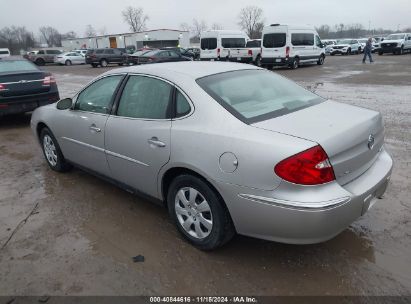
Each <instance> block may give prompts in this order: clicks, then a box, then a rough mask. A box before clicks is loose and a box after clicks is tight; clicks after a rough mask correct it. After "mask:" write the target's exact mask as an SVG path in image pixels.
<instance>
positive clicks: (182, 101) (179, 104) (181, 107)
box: [176, 90, 191, 118]
mask: <svg viewBox="0 0 411 304" xmlns="http://www.w3.org/2000/svg"><path fill="white" fill-rule="evenodd" d="M190 110H191V107H190V104H189V103H188V101H187V99H186V98H185V97H184V95H183V94H181V93H180V91H178V90H177V94H176V117H177V118H178V117H182V116H184V115H187V114H188V113H190Z"/></svg>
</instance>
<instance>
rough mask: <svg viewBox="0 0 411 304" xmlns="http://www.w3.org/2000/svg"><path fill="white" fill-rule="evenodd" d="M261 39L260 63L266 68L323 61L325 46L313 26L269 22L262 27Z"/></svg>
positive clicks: (295, 66)
mask: <svg viewBox="0 0 411 304" xmlns="http://www.w3.org/2000/svg"><path fill="white" fill-rule="evenodd" d="M262 39H263V43H262V47H261V65H262V66H265V67H267V68H272V67H273V66H289V67H291V68H293V69H296V68H298V66H299V65H300V64H304V63H317V64H319V65H322V64H323V63H324V59H325V48H324V45H323V43H322V42H321V39H320V36H319V35H318V33H317V31H316V30H315V29H314V28H313V27H308V26H293V25H280V24H271V25H269V26H265V27H264V29H263V33H262Z"/></svg>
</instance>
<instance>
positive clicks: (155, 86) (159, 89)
mask: <svg viewBox="0 0 411 304" xmlns="http://www.w3.org/2000/svg"><path fill="white" fill-rule="evenodd" d="M171 92H172V86H171V85H170V84H168V83H166V82H164V81H162V80H159V79H156V78H151V77H146V76H130V78H129V80H128V81H127V84H126V86H125V87H124V90H123V94H122V95H121V98H120V103H119V106H118V110H117V115H118V116H125V117H131V118H146V119H166V118H169V116H170V115H169V112H170V96H171Z"/></svg>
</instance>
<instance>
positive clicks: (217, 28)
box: [211, 23, 223, 31]
mask: <svg viewBox="0 0 411 304" xmlns="http://www.w3.org/2000/svg"><path fill="white" fill-rule="evenodd" d="M211 29H212V30H215V31H219V30H222V29H223V26H222V25H221V24H220V23H213V25H212V26H211Z"/></svg>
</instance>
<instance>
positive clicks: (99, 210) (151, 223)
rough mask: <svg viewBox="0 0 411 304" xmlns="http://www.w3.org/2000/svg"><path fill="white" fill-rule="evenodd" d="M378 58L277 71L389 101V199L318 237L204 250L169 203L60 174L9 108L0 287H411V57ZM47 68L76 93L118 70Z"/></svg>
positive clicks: (168, 290)
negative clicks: (190, 240)
mask: <svg viewBox="0 0 411 304" xmlns="http://www.w3.org/2000/svg"><path fill="white" fill-rule="evenodd" d="M375 59H376V62H375V63H373V64H365V65H363V64H362V63H361V58H360V56H344V57H327V60H326V63H325V65H324V66H317V65H315V66H309V67H308V66H307V67H301V68H300V69H298V70H287V69H278V70H275V71H274V72H277V73H281V74H283V75H285V76H287V77H289V78H291V79H293V80H295V81H297V82H298V83H300V84H301V85H303V86H305V87H308V88H309V89H310V90H312V91H315V92H316V93H318V94H319V95H321V96H324V97H327V98H331V99H334V100H336V101H340V102H343V103H349V104H354V105H359V106H363V107H366V108H371V109H375V110H378V111H381V113H382V114H383V117H384V121H385V126H386V147H387V150H388V151H389V152H390V153H391V155H392V156H393V158H394V161H395V167H394V171H393V175H392V179H391V184H390V186H389V188H388V190H387V193H386V195H385V198H384V199H383V200H381V201H379V202H378V203H377V204H376V205H375V206H374V207H373V208H372V209H371V210H370V211H369V212H368V213H366V214H365V215H364V216H363V217H361V218H360V219H359V220H357V221H356V222H355V223H354V224H352V225H351V226H350V227H349V228H348V229H346V230H345V231H344V232H342V233H341V234H340V235H339V236H337V237H336V238H334V239H332V240H330V241H328V242H325V243H322V244H317V245H307V246H296V245H285V244H279V243H274V242H266V241H261V240H256V239H252V238H247V237H242V236H237V237H235V239H234V240H233V241H232V242H231V243H229V244H228V245H227V246H225V247H224V248H221V249H220V250H217V251H214V252H210V253H205V252H201V251H199V250H197V249H195V248H193V247H192V246H190V245H189V244H187V243H186V242H185V241H183V240H182V239H181V238H180V236H179V235H178V233H177V232H176V230H175V228H174V226H173V225H172V224H171V222H170V221H169V220H168V216H167V212H166V210H164V209H163V208H161V207H159V206H157V205H154V204H152V203H150V202H148V201H146V200H144V199H141V198H139V197H137V196H133V195H131V194H129V193H127V192H125V191H123V190H121V189H118V188H116V187H115V186H113V185H111V184H109V183H107V182H105V181H102V180H100V179H98V178H95V177H93V176H91V175H89V174H87V173H84V172H82V171H80V170H77V169H74V170H72V171H71V172H69V173H67V174H57V173H55V172H52V171H51V170H50V169H49V168H48V167H47V165H46V163H45V161H44V160H43V156H42V154H41V150H40V148H39V146H38V144H37V142H36V139H35V138H34V137H33V136H32V134H31V131H30V128H29V122H30V115H20V116H11V117H4V118H0V172H1V176H2V177H1V180H0V269H1V275H0V295H39V296H41V295H45V294H47V295H153V294H163V295H187V294H190V295H217V294H220V295H221V294H224V295H238V294H252V295H411V267H410V265H411V242H410V240H411V222H410V218H411V207H410V197H411V185H410V179H411V132H410V130H411V55H410V54H407V55H403V56H389V55H388V56H386V55H384V56H376V58H375ZM45 69H47V70H49V71H51V72H52V73H53V74H54V75H55V76H56V78H57V80H58V85H59V88H60V92H61V96H62V97H67V96H71V95H72V94H73V93H74V92H76V91H77V90H78V89H79V88H81V87H82V86H83V85H85V84H86V83H87V82H88V81H90V80H91V79H92V78H93V77H94V76H96V75H98V74H99V73H102V72H103V71H105V70H107V69H108V68H107V69H93V68H91V67H90V66H71V67H65V66H61V67H60V66H46V67H45ZM347 119H349V118H347ZM139 254H141V255H144V256H145V262H144V263H133V261H132V257H133V256H136V255H139Z"/></svg>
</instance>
